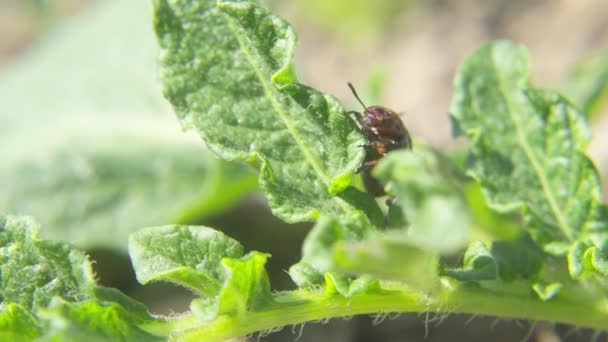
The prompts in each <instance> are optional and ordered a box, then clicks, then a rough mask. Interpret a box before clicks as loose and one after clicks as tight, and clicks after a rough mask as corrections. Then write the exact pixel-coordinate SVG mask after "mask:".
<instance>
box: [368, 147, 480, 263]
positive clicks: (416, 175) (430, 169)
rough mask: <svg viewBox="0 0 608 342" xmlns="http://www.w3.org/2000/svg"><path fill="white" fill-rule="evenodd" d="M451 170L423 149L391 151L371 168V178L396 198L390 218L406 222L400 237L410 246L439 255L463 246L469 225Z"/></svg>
mask: <svg viewBox="0 0 608 342" xmlns="http://www.w3.org/2000/svg"><path fill="white" fill-rule="evenodd" d="M450 168H451V164H450V162H449V161H448V160H446V159H445V158H444V157H443V156H441V155H440V154H439V152H437V151H434V150H432V149H430V148H428V147H426V146H419V147H417V148H416V149H415V150H414V151H395V152H392V153H390V154H389V155H388V156H386V157H384V158H383V159H382V160H381V161H380V163H379V164H378V165H377V166H376V167H375V168H374V175H375V176H376V177H378V179H380V180H382V181H383V182H384V183H385V184H386V187H385V188H386V191H387V192H388V193H389V194H390V195H392V196H394V197H395V201H394V204H393V207H394V208H390V209H389V219H390V220H393V222H394V220H395V219H397V218H398V220H399V221H405V220H407V223H408V224H409V226H408V227H407V232H406V231H405V228H406V227H405V226H404V225H401V226H400V227H399V228H401V229H403V235H406V236H407V239H408V240H409V241H411V243H412V244H415V245H417V246H419V247H420V248H423V249H428V250H430V251H434V252H439V253H453V252H455V251H458V250H459V249H461V248H462V247H464V246H465V245H466V242H467V238H468V230H469V226H470V225H471V217H470V213H469V211H468V209H467V207H466V202H465V198H464V197H463V196H462V193H461V190H460V189H459V186H458V184H457V181H456V180H455V175H454V172H453V171H451V170H450ZM396 211H401V213H395V212H396ZM393 222H389V225H391V226H392V225H394V223H393Z"/></svg>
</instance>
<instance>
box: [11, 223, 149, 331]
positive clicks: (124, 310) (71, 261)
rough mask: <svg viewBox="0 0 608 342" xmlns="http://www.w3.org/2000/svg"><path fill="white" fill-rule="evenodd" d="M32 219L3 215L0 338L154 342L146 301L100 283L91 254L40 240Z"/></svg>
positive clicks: (64, 244) (36, 226) (68, 246)
mask: <svg viewBox="0 0 608 342" xmlns="http://www.w3.org/2000/svg"><path fill="white" fill-rule="evenodd" d="M37 229H38V225H37V223H35V222H34V221H33V219H31V218H29V217H19V216H1V217H0V285H1V287H0V299H1V300H2V302H0V339H2V340H5V339H8V338H15V339H17V340H20V341H21V340H33V339H36V338H39V337H42V338H43V339H44V340H63V341H82V340H84V339H93V340H142V341H143V340H146V341H149V340H154V339H156V338H157V337H156V336H154V335H151V334H149V333H147V332H145V331H144V330H142V328H140V327H139V326H138V325H141V324H144V323H149V322H151V321H153V320H154V318H153V317H152V316H151V315H150V314H149V313H148V312H147V310H146V308H145V307H144V306H143V304H141V303H139V302H136V301H135V300H133V299H131V298H129V297H127V296H125V295H124V294H122V293H120V292H119V291H117V290H114V289H107V288H102V287H97V285H96V284H95V281H94V279H93V274H92V271H91V265H90V263H89V261H88V259H87V256H86V255H85V254H84V253H83V252H81V251H79V250H77V249H75V248H73V247H71V246H70V245H68V244H66V243H63V242H56V241H48V240H39V239H37V237H36V235H37Z"/></svg>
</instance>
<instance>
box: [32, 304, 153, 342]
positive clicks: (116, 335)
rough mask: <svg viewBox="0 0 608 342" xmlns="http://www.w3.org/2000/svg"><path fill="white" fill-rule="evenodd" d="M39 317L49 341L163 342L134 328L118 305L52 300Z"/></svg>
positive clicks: (127, 315) (123, 309)
mask: <svg viewBox="0 0 608 342" xmlns="http://www.w3.org/2000/svg"><path fill="white" fill-rule="evenodd" d="M41 316H42V317H43V318H44V320H45V321H46V323H47V325H48V327H47V329H46V332H45V336H44V338H45V340H49V341H142V342H143V341H164V340H165V339H164V338H161V337H159V336H155V335H152V334H150V333H147V332H146V331H144V330H142V329H141V328H139V327H138V326H137V322H136V320H134V319H133V318H132V317H131V314H130V312H129V311H127V310H126V309H125V308H124V307H122V306H121V305H120V304H118V303H111V302H98V301H83V302H79V303H68V302H65V301H62V300H59V299H55V300H53V302H52V303H51V305H50V307H49V308H48V309H45V310H44V311H43V312H42V313H41Z"/></svg>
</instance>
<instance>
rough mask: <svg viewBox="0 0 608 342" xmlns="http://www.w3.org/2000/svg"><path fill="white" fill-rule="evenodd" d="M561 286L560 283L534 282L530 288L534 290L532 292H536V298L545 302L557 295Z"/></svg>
mask: <svg viewBox="0 0 608 342" xmlns="http://www.w3.org/2000/svg"><path fill="white" fill-rule="evenodd" d="M562 287H564V285H563V284H562V283H550V284H544V283H534V284H533V285H532V290H534V293H536V295H537V296H538V298H540V299H541V300H542V301H545V302H547V301H549V300H551V299H553V298H555V296H557V295H558V294H559V292H560V291H561V289H562Z"/></svg>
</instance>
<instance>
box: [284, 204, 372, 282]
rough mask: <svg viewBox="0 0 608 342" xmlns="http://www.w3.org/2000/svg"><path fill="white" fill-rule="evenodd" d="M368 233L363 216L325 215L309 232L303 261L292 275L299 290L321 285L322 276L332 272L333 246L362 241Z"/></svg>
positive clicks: (305, 242) (292, 270) (290, 270)
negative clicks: (340, 216)
mask: <svg viewBox="0 0 608 342" xmlns="http://www.w3.org/2000/svg"><path fill="white" fill-rule="evenodd" d="M367 234H369V229H368V224H367V221H366V220H365V218H364V217H363V215H360V214H359V215H355V216H353V217H351V218H342V219H338V218H335V217H331V216H323V217H321V218H320V219H319V221H318V222H317V224H316V225H315V226H314V227H313V229H312V230H311V231H310V232H309V233H308V235H307V236H306V239H305V240H304V244H303V246H302V259H301V260H300V262H299V263H297V264H295V265H293V266H291V268H290V269H289V274H290V276H291V278H292V279H293V280H294V282H295V283H296V284H298V286H300V287H311V286H313V285H321V284H322V282H323V280H324V279H323V274H325V273H326V272H328V271H330V270H332V269H333V266H334V265H333V261H332V254H333V252H332V247H333V246H334V244H335V243H336V242H338V241H359V240H362V239H363V238H364V237H365V236H366V235H367Z"/></svg>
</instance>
